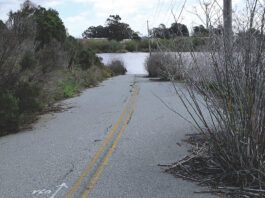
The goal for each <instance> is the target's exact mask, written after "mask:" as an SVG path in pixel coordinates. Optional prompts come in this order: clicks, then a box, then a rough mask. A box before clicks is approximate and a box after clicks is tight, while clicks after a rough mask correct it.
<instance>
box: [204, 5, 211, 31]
mask: <svg viewBox="0 0 265 198" xmlns="http://www.w3.org/2000/svg"><path fill="white" fill-rule="evenodd" d="M209 5H210V3H204V6H205V14H206V29H207V30H208V29H209V20H210V19H209V18H210V16H209V10H208V6H209Z"/></svg>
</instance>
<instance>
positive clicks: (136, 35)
mask: <svg viewBox="0 0 265 198" xmlns="http://www.w3.org/2000/svg"><path fill="white" fill-rule="evenodd" d="M132 39H133V40H138V41H139V40H141V37H140V36H139V34H138V33H137V32H134V33H133V34H132Z"/></svg>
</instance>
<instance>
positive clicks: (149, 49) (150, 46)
mask: <svg viewBox="0 0 265 198" xmlns="http://www.w3.org/2000/svg"><path fill="white" fill-rule="evenodd" d="M147 32H148V45H149V54H150V56H151V54H152V52H151V45H150V31H149V22H148V20H147Z"/></svg>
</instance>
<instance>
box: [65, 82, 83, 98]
mask: <svg viewBox="0 0 265 198" xmlns="http://www.w3.org/2000/svg"><path fill="white" fill-rule="evenodd" d="M62 90H63V95H64V97H65V98H71V97H73V96H74V95H75V94H76V93H78V92H79V91H80V90H79V86H78V85H77V84H76V83H75V82H65V83H62Z"/></svg>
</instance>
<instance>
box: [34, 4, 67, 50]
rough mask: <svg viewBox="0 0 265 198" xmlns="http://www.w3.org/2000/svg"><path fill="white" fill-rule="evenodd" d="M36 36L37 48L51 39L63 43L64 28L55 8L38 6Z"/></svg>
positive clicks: (64, 36) (64, 37)
mask: <svg viewBox="0 0 265 198" xmlns="http://www.w3.org/2000/svg"><path fill="white" fill-rule="evenodd" d="M36 20H37V37H36V40H37V41H39V42H40V45H39V48H42V47H43V46H44V45H46V44H49V43H50V42H51V41H52V40H53V39H55V40H57V41H59V42H61V43H63V42H64V41H65V39H66V29H65V26H64V24H63V21H62V20H61V19H60V17H59V13H58V12H57V11H56V10H53V9H49V10H46V9H45V8H42V7H39V8H38V9H37V11H36Z"/></svg>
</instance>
